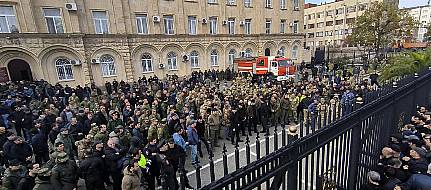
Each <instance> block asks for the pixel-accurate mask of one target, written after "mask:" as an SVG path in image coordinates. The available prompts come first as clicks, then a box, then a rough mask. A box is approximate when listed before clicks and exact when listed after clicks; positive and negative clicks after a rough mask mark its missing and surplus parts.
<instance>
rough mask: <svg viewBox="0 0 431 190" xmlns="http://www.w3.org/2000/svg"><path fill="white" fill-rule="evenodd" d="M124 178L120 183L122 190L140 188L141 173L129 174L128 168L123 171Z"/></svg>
mask: <svg viewBox="0 0 431 190" xmlns="http://www.w3.org/2000/svg"><path fill="white" fill-rule="evenodd" d="M123 173H124V177H123V181H122V183H121V189H122V190H140V188H141V171H140V170H139V171H138V172H137V173H133V172H131V171H130V170H129V169H128V167H126V168H124V170H123Z"/></svg>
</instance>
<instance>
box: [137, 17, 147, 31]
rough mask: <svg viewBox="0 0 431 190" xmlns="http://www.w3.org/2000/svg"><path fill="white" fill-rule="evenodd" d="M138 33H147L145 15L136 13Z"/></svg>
mask: <svg viewBox="0 0 431 190" xmlns="http://www.w3.org/2000/svg"><path fill="white" fill-rule="evenodd" d="M136 27H137V28H138V34H148V23H147V15H136Z"/></svg>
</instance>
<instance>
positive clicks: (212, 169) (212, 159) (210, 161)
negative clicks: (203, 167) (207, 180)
mask: <svg viewBox="0 0 431 190" xmlns="http://www.w3.org/2000/svg"><path fill="white" fill-rule="evenodd" d="M209 164H210V177H211V182H213V181H215V170H214V153H213V152H212V151H211V152H210V155H209Z"/></svg>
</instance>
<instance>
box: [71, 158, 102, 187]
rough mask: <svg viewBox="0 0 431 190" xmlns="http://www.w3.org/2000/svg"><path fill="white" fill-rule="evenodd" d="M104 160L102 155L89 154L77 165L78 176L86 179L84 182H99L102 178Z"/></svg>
mask: <svg viewBox="0 0 431 190" xmlns="http://www.w3.org/2000/svg"><path fill="white" fill-rule="evenodd" d="M106 169H107V168H106V167H105V162H104V160H103V159H102V157H99V156H98V155H91V156H89V157H87V158H85V159H84V160H83V161H82V162H81V164H80V165H79V170H78V174H79V177H81V178H82V179H84V180H86V182H94V181H98V182H101V181H103V180H104V177H103V176H104V171H105V170H106Z"/></svg>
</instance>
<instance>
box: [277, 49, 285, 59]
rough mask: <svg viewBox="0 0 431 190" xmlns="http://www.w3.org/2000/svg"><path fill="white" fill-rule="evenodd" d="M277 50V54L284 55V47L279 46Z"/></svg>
mask: <svg viewBox="0 0 431 190" xmlns="http://www.w3.org/2000/svg"><path fill="white" fill-rule="evenodd" d="M278 51H279V52H278V54H279V55H280V56H283V57H284V54H285V53H286V47H284V46H281V48H280V50H278Z"/></svg>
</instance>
